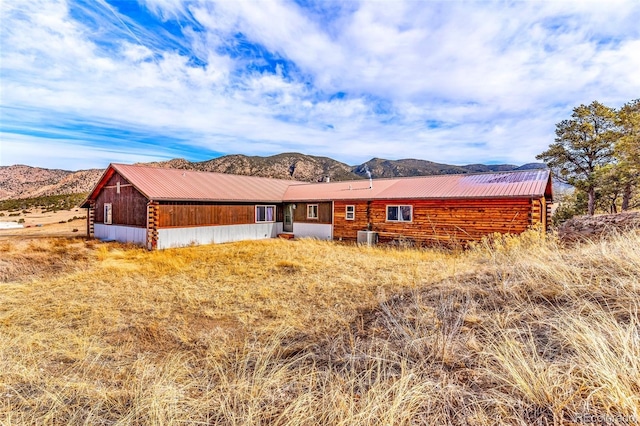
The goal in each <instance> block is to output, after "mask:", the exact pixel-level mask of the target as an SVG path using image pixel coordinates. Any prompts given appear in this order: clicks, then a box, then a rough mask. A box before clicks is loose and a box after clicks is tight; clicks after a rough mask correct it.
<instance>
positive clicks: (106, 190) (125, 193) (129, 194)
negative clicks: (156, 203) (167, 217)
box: [93, 173, 148, 228]
mask: <svg viewBox="0 0 640 426" xmlns="http://www.w3.org/2000/svg"><path fill="white" fill-rule="evenodd" d="M118 182H119V183H120V193H118ZM147 202H148V200H147V198H146V197H145V196H144V195H142V194H141V193H140V192H139V191H138V190H137V189H136V188H134V187H133V185H131V184H130V183H129V181H127V180H126V179H125V178H123V177H122V176H120V175H119V174H118V173H114V174H113V176H111V178H110V179H109V180H108V181H107V183H106V184H105V186H104V187H103V188H102V190H101V191H100V193H99V194H98V196H97V197H96V203H95V211H94V219H93V220H94V223H95V224H98V223H104V205H105V204H107V203H111V207H112V210H111V211H112V213H111V220H112V225H127V226H138V227H145V228H146V226H147ZM107 226H108V225H107Z"/></svg>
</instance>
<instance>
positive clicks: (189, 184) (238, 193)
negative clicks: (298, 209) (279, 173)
mask: <svg viewBox="0 0 640 426" xmlns="http://www.w3.org/2000/svg"><path fill="white" fill-rule="evenodd" d="M111 166H112V167H113V169H114V170H115V171H117V172H118V173H120V174H121V175H122V176H123V177H124V178H125V179H127V180H128V181H129V182H130V183H131V184H132V185H133V186H135V187H136V188H137V189H138V191H140V192H141V193H142V194H144V195H145V196H146V197H147V198H149V199H150V200H154V201H161V200H164V201H168V200H171V201H179V200H184V201H232V202H234V201H237V202H241V201H258V202H282V198H283V196H284V193H285V191H286V190H287V188H288V187H289V186H291V185H296V184H302V182H298V181H291V180H282V179H270V178H264V177H256V176H239V175H230V174H224V173H211V172H197V171H190V170H178V169H166V168H158V167H146V166H133V165H125V164H112V165H111Z"/></svg>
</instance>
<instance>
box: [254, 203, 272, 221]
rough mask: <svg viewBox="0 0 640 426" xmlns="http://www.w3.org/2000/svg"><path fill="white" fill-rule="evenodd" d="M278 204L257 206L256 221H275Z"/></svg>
mask: <svg viewBox="0 0 640 426" xmlns="http://www.w3.org/2000/svg"><path fill="white" fill-rule="evenodd" d="M275 220H276V206H256V222H275Z"/></svg>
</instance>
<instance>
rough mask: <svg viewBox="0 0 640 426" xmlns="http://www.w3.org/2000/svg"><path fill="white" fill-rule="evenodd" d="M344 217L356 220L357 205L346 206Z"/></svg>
mask: <svg viewBox="0 0 640 426" xmlns="http://www.w3.org/2000/svg"><path fill="white" fill-rule="evenodd" d="M344 218H345V219H346V220H355V218H356V206H346V207H345V212H344Z"/></svg>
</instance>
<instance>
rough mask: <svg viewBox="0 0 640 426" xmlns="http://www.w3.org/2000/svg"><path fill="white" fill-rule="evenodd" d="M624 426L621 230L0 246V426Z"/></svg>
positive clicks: (639, 241)
mask: <svg viewBox="0 0 640 426" xmlns="http://www.w3.org/2000/svg"><path fill="white" fill-rule="evenodd" d="M639 420H640V232H639V231H630V232H627V233H624V234H617V235H613V236H610V237H608V238H605V239H602V240H600V241H598V242H582V243H576V244H574V245H572V246H571V247H562V246H561V245H560V244H559V243H558V242H557V241H556V240H555V239H554V238H553V237H550V238H547V239H543V238H541V237H539V235H538V234H537V233H534V232H530V233H527V234H525V235H523V236H521V237H517V238H515V237H503V238H496V239H494V240H492V241H487V242H485V243H483V244H479V245H477V246H475V247H473V248H471V249H469V250H466V251H464V252H462V251H461V252H448V251H438V250H408V249H407V250H402V249H390V248H368V247H357V246H349V245H340V244H336V243H330V242H319V241H313V240H300V241H284V240H266V241H254V242H242V243H233V244H223V245H215V246H201V247H188V248H184V249H176V250H166V251H157V252H147V251H145V250H142V249H139V248H135V247H129V246H123V245H117V244H112V243H111V244H105V243H99V242H95V241H86V240H84V239H81V238H77V239H55V238H52V239H35V240H25V239H15V240H5V241H0V424H3V425H23V424H28V425H32V424H33V425H37V424H42V425H45V424H60V425H63V424H64V425H66V424H74V425H75V424H86V425H112V424H117V425H184V424H194V425H195V424H203V425H208V424H209V425H218V424H220V425H267V424H269V425H271V424H276V425H278V424H280V425H420V424H430V425H431V424H432V425H447V424H451V425H499V424H510V425H511V424H512V425H532V424H541V425H544V424H557V425H560V424H562V425H564V424H589V423H591V424H594V423H597V422H599V424H638V421H639ZM607 422H608V423H607Z"/></svg>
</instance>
